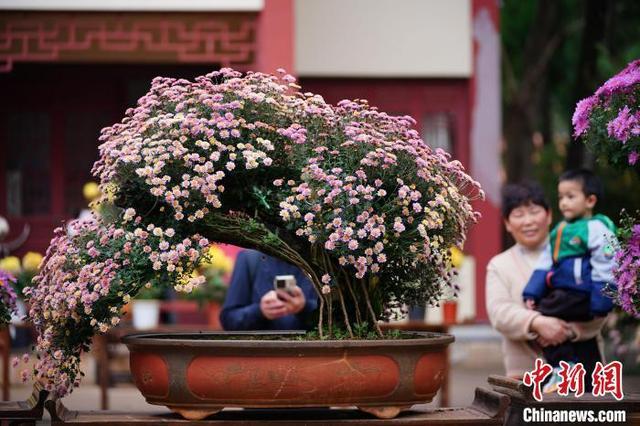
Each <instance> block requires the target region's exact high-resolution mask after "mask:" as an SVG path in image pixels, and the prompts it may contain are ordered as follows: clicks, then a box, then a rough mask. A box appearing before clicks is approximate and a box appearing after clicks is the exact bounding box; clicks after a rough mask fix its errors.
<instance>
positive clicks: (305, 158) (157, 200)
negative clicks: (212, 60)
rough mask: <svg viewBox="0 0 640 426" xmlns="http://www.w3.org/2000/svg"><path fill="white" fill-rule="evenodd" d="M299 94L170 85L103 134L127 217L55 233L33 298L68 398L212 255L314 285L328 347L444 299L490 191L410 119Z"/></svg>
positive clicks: (225, 84)
mask: <svg viewBox="0 0 640 426" xmlns="http://www.w3.org/2000/svg"><path fill="white" fill-rule="evenodd" d="M298 89H299V87H298V86H296V85H295V84H294V79H293V77H291V76H289V75H286V74H284V72H283V73H281V75H280V76H279V77H276V76H270V75H265V74H259V73H247V74H246V75H242V74H240V73H238V72H235V71H233V70H230V69H223V70H221V71H219V72H213V73H211V74H208V75H206V76H203V77H199V78H197V79H196V80H195V82H190V81H186V80H175V79H171V78H156V79H154V80H153V83H152V87H151V90H150V92H149V93H148V94H147V95H146V96H144V97H142V98H141V99H140V100H139V101H138V105H137V107H135V108H132V109H129V110H127V112H126V117H125V118H124V119H123V120H122V122H121V123H117V124H115V125H113V126H112V127H108V128H105V129H103V131H102V135H101V137H100V140H101V141H102V145H101V146H100V158H99V160H98V161H97V162H96V164H95V165H94V168H93V173H94V176H95V177H96V178H99V179H100V182H101V189H102V193H103V198H104V199H107V198H108V199H111V200H113V203H114V205H115V207H116V208H117V209H119V211H120V216H119V217H118V219H117V220H115V221H110V222H108V221H107V220H106V219H103V218H101V217H96V218H95V220H93V221H86V222H75V223H73V224H71V228H72V229H73V230H74V232H73V234H74V235H73V236H70V235H68V234H67V232H66V230H64V229H58V230H57V231H56V234H55V237H54V239H53V240H52V242H51V246H50V248H49V250H48V251H47V254H46V258H45V261H44V266H43V269H42V271H41V273H40V274H39V276H37V277H36V279H35V281H36V283H37V286H36V287H34V288H32V289H29V290H27V292H28V297H29V302H30V304H31V312H30V317H31V319H32V321H33V322H34V324H35V326H36V327H37V329H38V332H39V337H38V342H37V349H38V350H39V352H40V359H39V361H38V363H37V365H36V369H35V376H36V378H37V379H38V380H41V381H44V382H45V384H46V385H47V386H48V387H49V388H50V389H52V390H55V391H56V393H57V394H58V395H64V394H65V393H67V392H69V391H70V389H71V388H72V386H73V385H75V384H77V383H78V374H77V373H78V364H79V359H80V353H81V352H82V351H84V350H88V349H89V344H90V341H91V336H92V335H93V334H94V333H95V332H105V331H106V330H107V329H109V328H110V327H112V326H114V325H116V324H117V323H118V321H119V312H120V309H121V307H122V305H123V304H124V303H126V302H127V301H128V300H129V299H130V298H131V297H133V296H134V295H135V294H136V293H137V292H138V291H139V290H140V289H141V288H142V287H143V286H145V285H146V284H147V283H151V284H150V285H152V286H163V285H174V286H175V289H176V290H177V291H179V292H190V291H192V290H193V289H194V288H195V287H197V286H198V285H200V284H202V282H203V281H204V277H202V276H195V277H192V273H193V271H194V269H196V268H198V267H199V265H200V263H201V262H204V261H205V260H206V256H205V255H206V253H207V251H208V250H209V245H210V242H213V241H216V242H222V243H231V244H234V245H238V246H243V247H249V248H255V249H257V250H260V251H262V252H265V253H267V254H270V255H273V256H276V257H279V258H281V259H283V260H285V261H287V262H290V263H292V264H295V265H297V266H299V267H300V268H301V269H302V270H303V271H305V272H306V273H307V274H308V276H309V277H310V279H311V282H312V283H313V286H314V288H315V290H316V292H317V296H318V298H319V312H318V324H317V336H318V337H319V338H321V339H331V338H332V336H335V334H336V333H337V332H338V330H339V332H340V333H341V334H345V335H347V336H349V337H357V335H356V334H358V333H356V332H355V331H354V330H363V329H367V327H368V328H369V329H370V330H372V331H374V332H375V333H377V335H379V336H382V332H381V331H380V328H379V327H378V320H381V319H385V318H387V317H388V316H389V315H390V314H391V312H392V310H393V308H396V307H399V306H401V305H402V304H403V303H406V304H413V305H416V304H419V305H424V304H427V303H432V302H435V301H437V300H438V297H439V296H440V294H441V292H442V291H443V289H444V288H445V287H447V286H448V285H449V284H450V279H451V278H452V275H453V273H454V272H452V270H451V268H450V267H449V263H450V252H449V248H450V247H452V246H460V245H461V244H462V243H463V241H464V239H465V235H466V232H467V230H468V227H469V226H470V224H472V223H473V222H475V221H476V220H477V218H478V214H477V213H476V212H474V210H473V208H472V206H471V201H472V200H473V199H475V198H480V197H481V196H482V192H481V190H480V187H479V184H478V183H477V182H475V181H474V180H472V179H471V178H470V177H469V176H468V175H467V174H466V173H465V172H464V170H463V167H462V166H461V164H460V163H459V162H458V161H451V160H450V157H449V155H448V154H447V153H445V152H444V151H442V150H440V149H437V150H432V149H431V148H429V147H428V146H427V144H426V143H425V142H424V141H422V140H421V138H420V136H419V134H418V132H417V131H416V130H414V129H412V128H411V126H412V125H413V124H414V121H413V120H412V119H411V118H410V117H392V116H389V115H387V114H385V113H384V112H380V111H378V110H377V109H376V108H374V107H371V106H369V105H368V104H367V103H366V102H365V101H347V100H344V101H341V102H340V103H338V105H336V106H332V105H329V104H327V103H325V102H324V100H323V99H322V97H320V96H318V95H313V94H310V93H302V92H300V91H298Z"/></svg>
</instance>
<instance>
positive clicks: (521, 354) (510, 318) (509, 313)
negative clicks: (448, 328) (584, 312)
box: [486, 183, 604, 379]
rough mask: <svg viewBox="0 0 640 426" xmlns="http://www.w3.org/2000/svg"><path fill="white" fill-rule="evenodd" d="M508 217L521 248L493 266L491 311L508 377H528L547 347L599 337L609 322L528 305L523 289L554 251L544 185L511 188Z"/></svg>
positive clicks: (505, 201)
mask: <svg viewBox="0 0 640 426" xmlns="http://www.w3.org/2000/svg"><path fill="white" fill-rule="evenodd" d="M502 217H503V220H504V224H505V227H506V229H507V232H509V234H511V236H512V237H513V239H514V240H515V242H516V244H515V245H513V246H512V247H511V248H509V249H508V250H506V251H504V252H502V253H500V254H499V255H497V256H495V257H494V258H493V259H491V261H490V262H489V265H488V266H487V281H486V283H487V284H486V303H487V312H488V314H489V320H490V321H491V324H492V325H493V327H494V328H495V329H496V330H498V331H499V332H500V333H501V334H502V335H503V342H502V351H503V354H504V363H505V368H506V375H507V376H508V377H511V378H514V379H522V376H523V375H524V373H525V372H526V371H531V370H532V369H533V366H534V363H535V359H536V358H542V353H541V351H540V348H541V347H544V346H547V345H558V344H560V343H563V342H564V341H565V340H566V339H572V340H575V341H582V340H586V339H590V338H592V337H596V336H599V335H600V329H601V328H602V325H603V324H604V318H599V319H594V320H592V321H588V322H575V323H567V322H565V321H562V320H560V319H558V318H555V317H548V316H544V315H541V314H540V313H539V312H537V311H534V310H529V309H527V308H526V307H525V305H524V303H523V300H522V290H523V289H524V286H525V285H526V284H527V281H528V280H529V276H530V275H531V273H532V272H533V268H534V266H535V264H536V261H537V259H538V256H539V255H540V254H541V253H542V251H543V250H545V249H548V248H547V244H548V238H549V225H551V211H550V209H549V204H548V203H547V201H546V199H545V196H544V193H543V191H542V188H540V186H539V185H537V184H534V183H528V184H519V185H507V186H506V187H505V189H504V190H503V193H502ZM600 347H602V345H601V342H600ZM601 352H602V350H601Z"/></svg>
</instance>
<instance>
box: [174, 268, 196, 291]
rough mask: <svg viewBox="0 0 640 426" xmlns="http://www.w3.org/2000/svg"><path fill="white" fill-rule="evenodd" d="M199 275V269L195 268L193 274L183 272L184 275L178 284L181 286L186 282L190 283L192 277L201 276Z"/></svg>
mask: <svg viewBox="0 0 640 426" xmlns="http://www.w3.org/2000/svg"><path fill="white" fill-rule="evenodd" d="M199 276H200V273H198V271H196V270H194V271H193V272H192V273H191V275H188V274H183V275H182V277H181V278H180V279H179V280H178V285H179V286H181V287H182V286H185V285H186V284H188V283H189V281H190V280H191V279H192V278H197V277H199Z"/></svg>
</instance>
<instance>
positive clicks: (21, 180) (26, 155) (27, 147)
mask: <svg viewBox="0 0 640 426" xmlns="http://www.w3.org/2000/svg"><path fill="white" fill-rule="evenodd" d="M49 133H50V120H49V115H48V114H46V113H38V112H19V113H10V114H9V115H8V116H7V134H6V136H7V138H6V143H7V151H8V155H7V160H6V185H7V188H6V189H7V192H6V194H7V199H6V201H7V214H9V215H10V216H22V215H39V214H49V213H50V210H51V193H50V190H49V185H50V181H51V171H50V164H49V163H50V159H49V151H50V149H49V147H50V134H49Z"/></svg>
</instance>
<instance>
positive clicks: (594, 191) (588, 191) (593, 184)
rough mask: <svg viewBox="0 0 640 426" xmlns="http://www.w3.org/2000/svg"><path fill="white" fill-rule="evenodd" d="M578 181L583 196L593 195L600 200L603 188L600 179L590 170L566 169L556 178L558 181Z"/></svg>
mask: <svg viewBox="0 0 640 426" xmlns="http://www.w3.org/2000/svg"><path fill="white" fill-rule="evenodd" d="M567 180H570V181H574V182H580V184H581V185H582V192H583V193H584V195H585V196H587V197H588V196H589V195H595V196H596V198H597V199H598V201H600V200H602V196H603V195H604V189H603V187H602V181H601V180H600V178H599V177H598V176H596V175H595V174H594V173H593V172H592V171H591V170H587V169H573V170H567V171H566V172H564V173H563V174H562V175H560V178H559V179H558V182H564V181H567Z"/></svg>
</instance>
